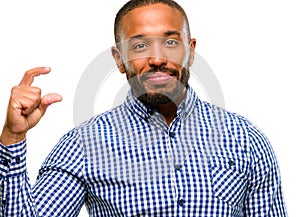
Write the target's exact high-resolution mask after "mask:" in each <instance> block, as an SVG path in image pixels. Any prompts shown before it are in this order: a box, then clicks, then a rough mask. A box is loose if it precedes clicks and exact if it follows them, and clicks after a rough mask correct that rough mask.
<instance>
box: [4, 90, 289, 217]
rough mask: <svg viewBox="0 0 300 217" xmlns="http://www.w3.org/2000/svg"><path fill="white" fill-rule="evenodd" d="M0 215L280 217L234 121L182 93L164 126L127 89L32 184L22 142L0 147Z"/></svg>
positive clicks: (256, 133)
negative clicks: (83, 211) (118, 102)
mask: <svg viewBox="0 0 300 217" xmlns="http://www.w3.org/2000/svg"><path fill="white" fill-rule="evenodd" d="M0 188H1V189H0V202H1V208H0V209H1V210H0V211H1V216H5V217H10V216H12V217H16V216H30V217H31V216H40V217H53V216H55V217H60V216H61V217H69V216H77V215H78V214H79V212H80V209H81V207H82V206H83V205H84V204H85V206H86V208H87V211H88V213H89V215H90V216H94V217H96V216H106V217H107V216H166V217H172V216H203V217H217V216H218V217H220V216H222V217H225V216H226V217H230V216H235V217H238V216H257V217H264V216H268V217H284V216H287V214H286V208H285V204H284V200H283V194H282V185H281V179H280V173H279V168H278V163H277V160H276V157H275V154H274V151H273V150H272V147H271V145H270V143H269V141H268V140H267V138H266V137H265V136H264V135H263V134H262V132H261V131H260V130H259V129H258V128H257V127H255V126H254V125H253V124H252V123H251V122H249V121H248V120H247V119H245V118H244V117H242V116H240V115H237V114H235V113H230V112H228V111H225V110H224V109H221V108H218V107H216V106H213V105H211V104H209V103H207V102H203V101H201V100H199V99H198V97H197V96H196V94H195V92H194V91H193V90H192V88H191V87H189V88H188V91H187V94H186V96H185V98H184V100H183V101H182V102H181V104H180V105H179V106H178V110H177V116H176V118H175V119H174V120H173V122H172V123H171V124H170V125H169V126H167V125H166V124H165V122H164V121H163V120H162V119H161V118H160V114H159V113H158V112H157V111H156V110H155V109H153V108H151V107H147V106H145V105H144V104H142V103H141V102H140V101H139V100H137V98H136V97H134V96H133V94H132V93H131V91H129V94H128V96H127V98H126V100H125V102H124V103H123V104H121V105H120V106H118V107H116V108H114V109H112V110H110V111H107V112H105V113H103V114H100V115H98V116H95V117H93V118H91V119H90V120H89V121H87V122H85V123H83V124H82V125H80V126H78V127H76V128H74V129H72V130H70V131H69V132H68V133H66V134H65V135H64V136H63V137H62V138H61V139H60V140H59V142H58V143H57V145H56V146H55V148H54V149H53V150H52V152H51V153H50V154H49V156H48V157H47V159H46V160H45V161H44V163H43V165H42V166H41V169H40V171H39V176H38V179H37V182H36V184H35V185H34V186H33V187H31V186H30V182H29V179H28V175H27V172H26V140H24V141H22V142H20V143H18V144H13V145H11V146H7V147H4V146H2V145H0Z"/></svg>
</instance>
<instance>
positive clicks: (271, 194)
mask: <svg viewBox="0 0 300 217" xmlns="http://www.w3.org/2000/svg"><path fill="white" fill-rule="evenodd" d="M249 135H250V143H251V147H252V159H253V162H254V163H253V165H252V173H251V175H250V177H249V189H248V194H247V195H246V200H245V207H246V213H247V216H251V217H256V216H257V217H258V216H259V217H278V216H280V217H285V216H287V211H286V207H285V202H284V198H283V192H282V183H281V177H280V170H279V166H278V162H277V159H276V156H275V153H274V151H273V149H272V147H271V145H270V143H269V141H268V140H267V138H266V137H265V136H264V135H263V134H262V133H261V132H260V131H259V130H258V129H256V128H255V127H253V126H252V127H250V134H249Z"/></svg>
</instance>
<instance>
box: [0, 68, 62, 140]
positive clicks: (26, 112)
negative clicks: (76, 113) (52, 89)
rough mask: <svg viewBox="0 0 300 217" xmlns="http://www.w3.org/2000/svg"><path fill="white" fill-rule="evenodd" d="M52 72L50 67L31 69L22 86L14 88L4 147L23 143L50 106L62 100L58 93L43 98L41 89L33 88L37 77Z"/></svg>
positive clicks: (10, 101)
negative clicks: (28, 132) (29, 131)
mask: <svg viewBox="0 0 300 217" xmlns="http://www.w3.org/2000/svg"><path fill="white" fill-rule="evenodd" d="M50 71H51V69H50V68H48V67H39V68H34V69H30V70H28V71H26V72H25V74H24V76H23V78H22V80H21V82H20V84H19V85H18V86H15V87H13V88H12V91H11V96H10V100H9V104H8V108H7V115H6V121H5V124H4V127H3V131H2V134H1V137H0V141H1V143H2V144H3V145H10V144H14V143H17V142H20V141H22V140H23V139H24V138H25V137H26V133H27V131H28V130H30V129H31V128H32V127H34V126H35V125H36V124H37V123H38V122H39V121H40V119H41V118H42V116H43V115H44V114H45V112H46V110H47V108H48V106H49V105H51V104H52V103H56V102H60V101H61V100H62V97H61V96H60V95H59V94H56V93H50V94H46V95H44V96H43V97H41V89H40V88H38V87H33V86H31V85H32V83H33V81H34V78H35V77H36V76H39V75H42V74H48V73H49V72H50Z"/></svg>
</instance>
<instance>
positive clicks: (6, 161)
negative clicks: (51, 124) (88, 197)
mask: <svg viewBox="0 0 300 217" xmlns="http://www.w3.org/2000/svg"><path fill="white" fill-rule="evenodd" d="M83 162H84V159H83V154H82V149H81V147H80V139H79V136H78V134H77V133H76V131H70V132H69V133H68V134H66V135H65V136H64V137H62V139H61V140H60V141H59V142H58V144H57V145H56V146H55V148H54V149H53V150H52V152H51V153H50V155H49V156H48V157H47V159H46V160H45V162H44V163H43V165H42V167H41V169H40V171H39V176H38V179H37V182H36V183H35V184H34V186H33V187H32V186H31V184H30V180H29V178H28V175H27V170H26V141H25V140H24V141H22V142H20V143H18V144H14V145H10V146H3V145H2V144H0V188H1V189H0V202H1V208H0V211H1V212H0V216H7V217H10V216H11V217H15V216H22V217H38V216H43V217H50V216H56V217H62V216H64V217H65V216H68V217H69V216H70V217H72V216H78V214H79V212H80V209H81V207H82V205H83V203H84V198H85V189H86V188H85V185H84V181H83V179H82V170H83V164H84V163H83Z"/></svg>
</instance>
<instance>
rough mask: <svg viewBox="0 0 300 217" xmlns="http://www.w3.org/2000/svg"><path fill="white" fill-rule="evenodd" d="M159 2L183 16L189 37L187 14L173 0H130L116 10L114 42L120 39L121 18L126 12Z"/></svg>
mask: <svg viewBox="0 0 300 217" xmlns="http://www.w3.org/2000/svg"><path fill="white" fill-rule="evenodd" d="M159 3H160V4H164V5H167V6H169V7H171V8H175V9H177V10H178V11H179V12H180V13H181V14H182V15H183V17H184V18H185V20H186V25H187V34H188V38H190V27H189V21H188V18H187V15H186V13H185V11H184V9H183V8H182V7H181V6H180V5H179V4H178V3H177V2H175V1H173V0H130V1H128V2H127V3H126V4H125V5H124V6H123V7H122V8H121V9H120V10H119V11H118V13H117V15H116V18H115V24H114V35H115V43H116V44H117V43H119V42H120V41H121V36H120V32H121V31H120V28H121V20H122V18H123V17H124V16H125V15H126V14H128V13H129V12H130V11H132V10H133V9H136V8H140V7H144V6H148V5H153V4H159Z"/></svg>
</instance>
